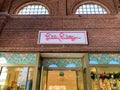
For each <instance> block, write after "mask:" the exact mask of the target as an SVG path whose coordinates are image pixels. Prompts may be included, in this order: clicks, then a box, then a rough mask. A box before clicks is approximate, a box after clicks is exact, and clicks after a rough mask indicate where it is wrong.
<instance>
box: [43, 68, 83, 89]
mask: <svg viewBox="0 0 120 90" xmlns="http://www.w3.org/2000/svg"><path fill="white" fill-rule="evenodd" d="M43 90H84V88H83V74H82V70H72V69H71V70H70V69H69V70H48V71H46V70H44V74H43Z"/></svg>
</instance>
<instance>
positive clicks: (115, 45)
mask: <svg viewBox="0 0 120 90" xmlns="http://www.w3.org/2000/svg"><path fill="white" fill-rule="evenodd" d="M28 1H29V0H28ZM39 1H41V2H43V3H46V5H47V4H49V3H48V2H50V4H49V7H51V10H52V14H51V15H50V16H39V15H35V16H32V15H31V16H17V15H12V13H13V12H14V9H13V8H15V7H16V8H17V7H18V6H19V5H21V4H22V3H23V2H25V0H21V1H19V0H14V2H13V5H12V6H11V9H10V11H9V14H8V15H7V16H6V15H3V16H0V18H1V19H0V28H2V27H3V26H1V25H3V23H2V22H5V21H6V20H7V22H6V24H5V26H4V28H3V30H0V31H2V32H1V35H0V51H41V52H119V51H120V14H119V13H118V11H117V9H116V7H117V6H115V5H117V3H115V2H112V0H107V1H104V0H99V2H101V3H103V2H104V5H109V6H107V7H109V9H110V8H111V9H110V11H111V14H110V15H81V17H79V16H77V15H73V14H72V13H71V12H72V7H74V6H75V5H77V4H78V3H79V2H81V0H73V1H72V0H68V1H69V2H68V6H67V10H66V8H65V5H66V4H62V3H64V1H65V0H61V1H62V2H59V3H58V2H56V0H50V1H49V0H45V1H46V2H45V1H43V0H39ZM82 1H85V0H82ZM116 1H117V0H116ZM52 3H53V4H55V6H53V5H52ZM57 3H58V4H59V5H60V7H58V5H56V4H57ZM108 3H109V4H108ZM62 5H63V6H62ZM52 6H53V7H54V8H53V7H52ZM55 7H56V8H55ZM52 8H53V9H52ZM2 10H3V11H7V9H6V8H4V9H2ZM57 10H58V11H57ZM60 10H62V11H60ZM66 11H67V12H66ZM59 14H60V15H59ZM6 17H7V18H6ZM39 30H52V31H53V30H56V31H58V30H63V31H69V30H75V31H76V30H78V31H81V30H85V31H87V35H88V42H89V43H88V45H38V44H37V39H38V32H39Z"/></svg>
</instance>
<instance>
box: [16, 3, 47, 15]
mask: <svg viewBox="0 0 120 90" xmlns="http://www.w3.org/2000/svg"><path fill="white" fill-rule="evenodd" d="M36 14H42V15H44V14H49V11H48V9H46V7H44V6H42V5H40V4H30V5H27V6H25V7H23V8H21V9H20V11H19V12H18V15H36Z"/></svg>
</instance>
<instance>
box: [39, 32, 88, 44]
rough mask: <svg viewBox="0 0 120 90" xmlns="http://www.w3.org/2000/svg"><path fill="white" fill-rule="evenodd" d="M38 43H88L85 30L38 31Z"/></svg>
mask: <svg viewBox="0 0 120 90" xmlns="http://www.w3.org/2000/svg"><path fill="white" fill-rule="evenodd" d="M38 44H88V41H87V33H86V31H39V34H38Z"/></svg>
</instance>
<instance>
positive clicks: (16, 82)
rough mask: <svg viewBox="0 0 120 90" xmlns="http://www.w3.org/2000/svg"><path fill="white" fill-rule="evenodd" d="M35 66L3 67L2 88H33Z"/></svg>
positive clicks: (26, 89)
mask: <svg viewBox="0 0 120 90" xmlns="http://www.w3.org/2000/svg"><path fill="white" fill-rule="evenodd" d="M33 70H34V68H32V67H2V71H1V74H0V90H9V89H10V90H31V88H32V82H33V76H34V71H33Z"/></svg>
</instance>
